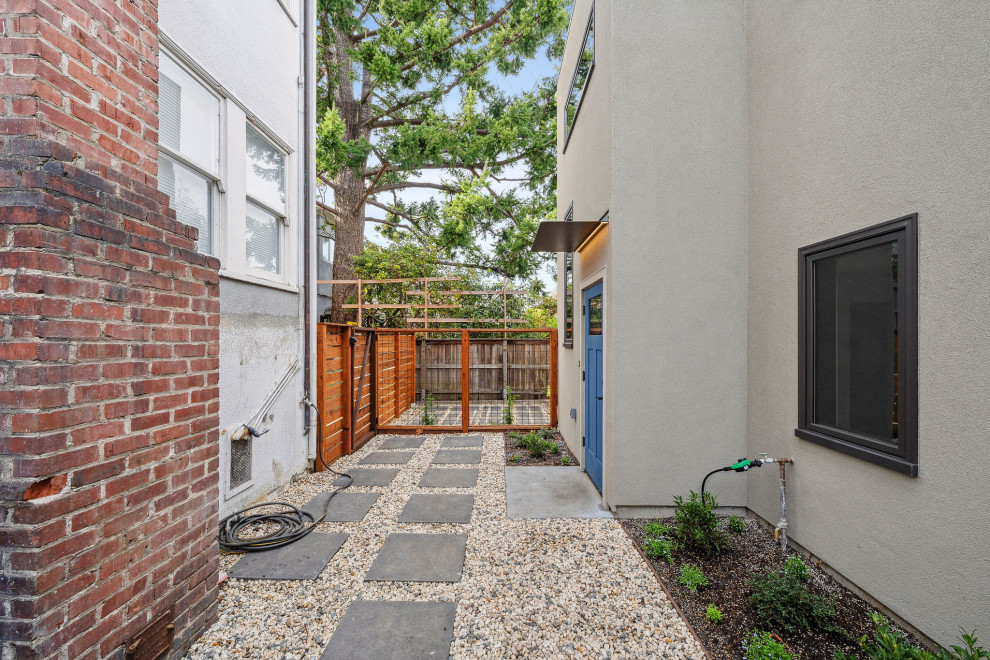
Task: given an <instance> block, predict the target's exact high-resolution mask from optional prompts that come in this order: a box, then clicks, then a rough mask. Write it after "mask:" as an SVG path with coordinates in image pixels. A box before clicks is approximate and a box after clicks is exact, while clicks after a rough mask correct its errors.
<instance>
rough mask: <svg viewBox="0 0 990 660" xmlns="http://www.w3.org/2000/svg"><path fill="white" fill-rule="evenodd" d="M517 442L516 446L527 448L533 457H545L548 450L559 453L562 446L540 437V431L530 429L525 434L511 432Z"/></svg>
mask: <svg viewBox="0 0 990 660" xmlns="http://www.w3.org/2000/svg"><path fill="white" fill-rule="evenodd" d="M510 437H513V438H514V440H515V443H516V447H520V448H525V449H526V451H528V452H529V455H530V456H532V457H533V458H543V455H544V454H545V453H547V452H550V453H551V454H559V453H560V446H559V445H558V444H557V443H556V442H550V441H549V440H544V439H543V438H541V437H540V434H539V432H538V431H530V432H529V433H527V434H525V435H523V434H519V433H515V434H511V435H510Z"/></svg>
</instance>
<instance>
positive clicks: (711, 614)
mask: <svg viewBox="0 0 990 660" xmlns="http://www.w3.org/2000/svg"><path fill="white" fill-rule="evenodd" d="M705 618H706V619H708V621H709V622H710V623H722V619H723V618H724V617H723V615H722V610H720V609H718V608H717V607H715V603H709V605H708V609H707V610H705Z"/></svg>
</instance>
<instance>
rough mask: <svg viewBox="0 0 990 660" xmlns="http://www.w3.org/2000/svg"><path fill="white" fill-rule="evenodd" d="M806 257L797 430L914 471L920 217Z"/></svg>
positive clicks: (814, 248) (814, 249)
mask: <svg viewBox="0 0 990 660" xmlns="http://www.w3.org/2000/svg"><path fill="white" fill-rule="evenodd" d="M799 254H800V261H801V271H800V279H801V283H800V303H801V310H800V320H801V346H800V348H801V355H802V359H801V364H800V369H801V374H800V381H799V383H800V389H801V395H800V402H799V404H800V414H799V417H800V419H799V428H798V429H797V430H796V431H795V433H796V434H797V435H798V437H801V438H804V439H806V440H811V441H813V442H817V443H819V444H823V445H826V446H830V447H833V448H835V449H838V450H839V451H843V452H845V453H848V454H852V455H854V456H859V457H861V458H864V459H867V460H871V461H873V462H876V463H879V464H881V465H885V466H887V467H891V468H894V469H897V470H900V471H902V472H905V473H907V474H911V475H916V474H917V469H918V465H917V462H918V431H917V324H918V320H917V286H918V284H917V282H918V279H917V277H918V274H917V270H918V266H917V216H915V215H912V216H908V217H905V218H900V219H898V220H895V221H893V222H889V223H885V224H883V225H878V226H876V227H871V228H869V229H864V230H862V231H859V232H855V233H853V234H848V235H846V236H842V237H839V238H836V239H833V240H830V241H826V242H824V243H818V244H816V245H811V246H808V247H806V248H802V249H801V250H800V253H799Z"/></svg>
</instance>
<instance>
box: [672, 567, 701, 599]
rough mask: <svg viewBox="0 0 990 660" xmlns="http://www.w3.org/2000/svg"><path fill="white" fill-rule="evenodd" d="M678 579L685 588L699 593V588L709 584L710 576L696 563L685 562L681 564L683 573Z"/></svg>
mask: <svg viewBox="0 0 990 660" xmlns="http://www.w3.org/2000/svg"><path fill="white" fill-rule="evenodd" d="M677 581H678V582H680V583H681V584H682V585H683V586H684V588H685V589H687V590H688V591H690V592H693V593H698V589H701V588H702V587H704V586H706V585H707V584H708V578H706V577H705V574H704V572H703V571H702V570H701V569H700V568H698V567H697V566H695V565H694V564H684V565H683V566H681V575H680V577H678V579H677Z"/></svg>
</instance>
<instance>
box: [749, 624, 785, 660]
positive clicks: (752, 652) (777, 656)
mask: <svg viewBox="0 0 990 660" xmlns="http://www.w3.org/2000/svg"><path fill="white" fill-rule="evenodd" d="M742 647H743V658H745V660H793V659H794V657H795V656H794V654H793V653H791V652H790V651H788V650H787V647H786V646H784V644H783V643H781V642H779V641H778V640H776V639H774V638H773V635H772V634H771V633H768V632H760V631H759V630H754V631H753V632H752V633H750V634H749V636H747V637H746V639H744V640H743V643H742Z"/></svg>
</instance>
